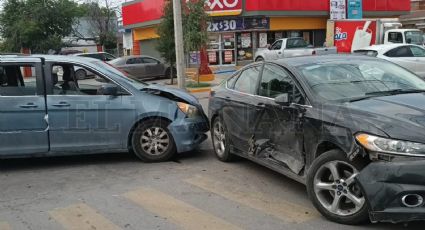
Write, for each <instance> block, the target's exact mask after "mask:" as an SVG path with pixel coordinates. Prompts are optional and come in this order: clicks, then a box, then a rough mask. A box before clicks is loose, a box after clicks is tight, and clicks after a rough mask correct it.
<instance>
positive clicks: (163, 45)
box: [156, 0, 176, 84]
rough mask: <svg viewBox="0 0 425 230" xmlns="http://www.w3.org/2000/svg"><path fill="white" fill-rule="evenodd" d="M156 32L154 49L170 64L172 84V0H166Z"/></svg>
mask: <svg viewBox="0 0 425 230" xmlns="http://www.w3.org/2000/svg"><path fill="white" fill-rule="evenodd" d="M157 33H158V35H159V40H158V45H157V47H156V49H157V50H158V52H159V53H160V54H161V57H162V58H163V59H164V61H165V62H166V63H168V64H169V65H170V69H171V72H170V78H171V84H173V78H174V72H173V71H174V66H175V64H176V43H175V40H174V14H173V2H172V1H169V0H168V1H166V2H165V5H164V9H163V17H162V21H161V23H160V24H159V26H158V29H157Z"/></svg>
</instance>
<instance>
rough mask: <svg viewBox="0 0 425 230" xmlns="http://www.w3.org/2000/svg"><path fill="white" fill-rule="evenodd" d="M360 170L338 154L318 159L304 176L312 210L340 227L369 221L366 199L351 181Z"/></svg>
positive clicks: (354, 163)
mask: <svg viewBox="0 0 425 230" xmlns="http://www.w3.org/2000/svg"><path fill="white" fill-rule="evenodd" d="M362 168H363V164H362V163H360V162H351V161H349V160H348V159H347V157H346V154H344V153H343V152H342V151H340V150H331V151H328V152H326V153H323V154H322V155H320V156H319V157H318V158H317V159H316V160H315V161H314V162H313V164H312V165H311V168H310V170H309V171H308V175H307V192H308V195H309V197H310V200H311V201H312V202H313V205H314V206H315V207H316V209H317V210H318V211H319V212H320V213H321V214H322V215H323V216H324V217H326V218H327V219H329V220H331V221H334V222H337V223H340V224H348V225H354V224H361V223H364V222H366V221H367V220H368V219H369V213H368V207H367V203H366V198H365V197H364V196H363V194H362V191H361V189H360V187H359V186H358V185H357V184H356V180H355V179H354V178H355V177H356V175H357V174H358V173H359V171H360V170H361V169H362Z"/></svg>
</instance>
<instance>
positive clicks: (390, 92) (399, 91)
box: [365, 89, 425, 96]
mask: <svg viewBox="0 0 425 230" xmlns="http://www.w3.org/2000/svg"><path fill="white" fill-rule="evenodd" d="M423 92H425V90H424V89H393V90H385V91H378V92H369V93H366V94H365V95H366V96H381V95H383V96H385V95H397V94H409V93H423Z"/></svg>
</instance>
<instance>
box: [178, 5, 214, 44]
mask: <svg viewBox="0 0 425 230" xmlns="http://www.w3.org/2000/svg"><path fill="white" fill-rule="evenodd" d="M185 8H186V9H185V10H184V11H183V12H184V13H183V15H182V17H183V31H184V32H183V33H184V45H185V50H186V52H190V51H199V50H201V48H203V47H204V46H205V45H206V44H207V41H208V32H207V25H206V24H207V21H208V20H209V16H208V14H207V13H206V12H205V1H203V0H190V1H187V2H186V5H185Z"/></svg>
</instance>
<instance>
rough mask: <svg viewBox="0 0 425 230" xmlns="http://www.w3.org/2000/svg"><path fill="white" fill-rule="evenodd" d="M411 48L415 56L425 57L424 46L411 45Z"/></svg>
mask: <svg viewBox="0 0 425 230" xmlns="http://www.w3.org/2000/svg"><path fill="white" fill-rule="evenodd" d="M410 50H411V51H412V54H413V56H414V57H425V49H423V48H420V47H417V46H411V47H410Z"/></svg>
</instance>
